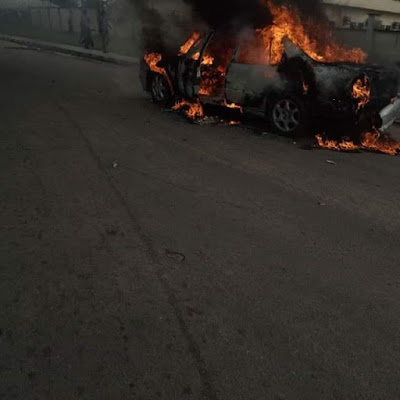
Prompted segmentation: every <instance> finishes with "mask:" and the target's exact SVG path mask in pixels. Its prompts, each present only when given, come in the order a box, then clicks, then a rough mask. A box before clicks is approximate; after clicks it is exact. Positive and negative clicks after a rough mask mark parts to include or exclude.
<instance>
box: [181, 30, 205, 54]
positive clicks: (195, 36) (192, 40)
mask: <svg viewBox="0 0 400 400" xmlns="http://www.w3.org/2000/svg"><path fill="white" fill-rule="evenodd" d="M199 38H200V33H199V32H193V33H192V36H190V38H189V39H188V40H187V41H186V43H185V44H183V45H182V46H181V48H180V50H179V55H184V54H187V52H188V51H189V50H190V49H191V47H192V46H193V45H194V44H195V43H196V42H197V41H198V40H199ZM199 56H200V54H199Z"/></svg>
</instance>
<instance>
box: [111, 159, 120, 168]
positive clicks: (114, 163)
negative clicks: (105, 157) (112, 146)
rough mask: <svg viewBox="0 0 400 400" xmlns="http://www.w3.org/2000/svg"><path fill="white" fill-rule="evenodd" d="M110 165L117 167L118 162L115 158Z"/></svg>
mask: <svg viewBox="0 0 400 400" xmlns="http://www.w3.org/2000/svg"><path fill="white" fill-rule="evenodd" d="M112 166H113V168H118V167H119V164H118V162H117V160H114V161H113V164H112Z"/></svg>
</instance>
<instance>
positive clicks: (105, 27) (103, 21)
mask: <svg viewBox="0 0 400 400" xmlns="http://www.w3.org/2000/svg"><path fill="white" fill-rule="evenodd" d="M98 23H99V34H100V37H101V45H102V49H103V53H107V49H108V44H109V43H110V29H111V26H110V24H109V23H108V20H107V13H106V10H105V9H104V6H101V7H100V9H99V13H98Z"/></svg>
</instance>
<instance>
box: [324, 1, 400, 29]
mask: <svg viewBox="0 0 400 400" xmlns="http://www.w3.org/2000/svg"><path fill="white" fill-rule="evenodd" d="M390 1H391V3H395V5H396V6H397V7H386V10H385V9H383V8H384V7H380V8H376V9H371V8H365V7H364V8H362V7H357V6H356V5H357V4H361V3H362V2H353V3H352V2H351V1H346V2H339V1H332V4H331V3H329V4H325V10H326V14H327V15H328V18H329V19H330V20H331V21H333V22H334V23H335V26H337V27H342V26H343V19H344V18H345V17H348V18H350V19H351V21H352V22H354V23H360V22H366V20H367V19H368V13H369V12H372V11H377V12H378V13H379V14H380V15H379V17H377V18H378V19H379V20H380V21H381V24H382V25H392V24H393V23H395V22H399V23H400V1H394V0H390ZM333 3H335V4H333ZM339 3H340V4H342V5H339ZM365 4H366V5H367V4H369V1H368V2H365Z"/></svg>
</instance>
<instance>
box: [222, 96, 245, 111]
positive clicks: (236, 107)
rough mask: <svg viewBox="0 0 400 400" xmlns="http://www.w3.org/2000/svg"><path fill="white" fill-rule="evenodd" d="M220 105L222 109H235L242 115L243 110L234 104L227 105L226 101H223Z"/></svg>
mask: <svg viewBox="0 0 400 400" xmlns="http://www.w3.org/2000/svg"><path fill="white" fill-rule="evenodd" d="M222 105H223V106H224V107H228V108H232V109H236V110H240V112H241V113H243V108H242V107H241V106H239V105H237V104H235V103H228V102H227V101H226V99H224V101H223V102H222Z"/></svg>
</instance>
